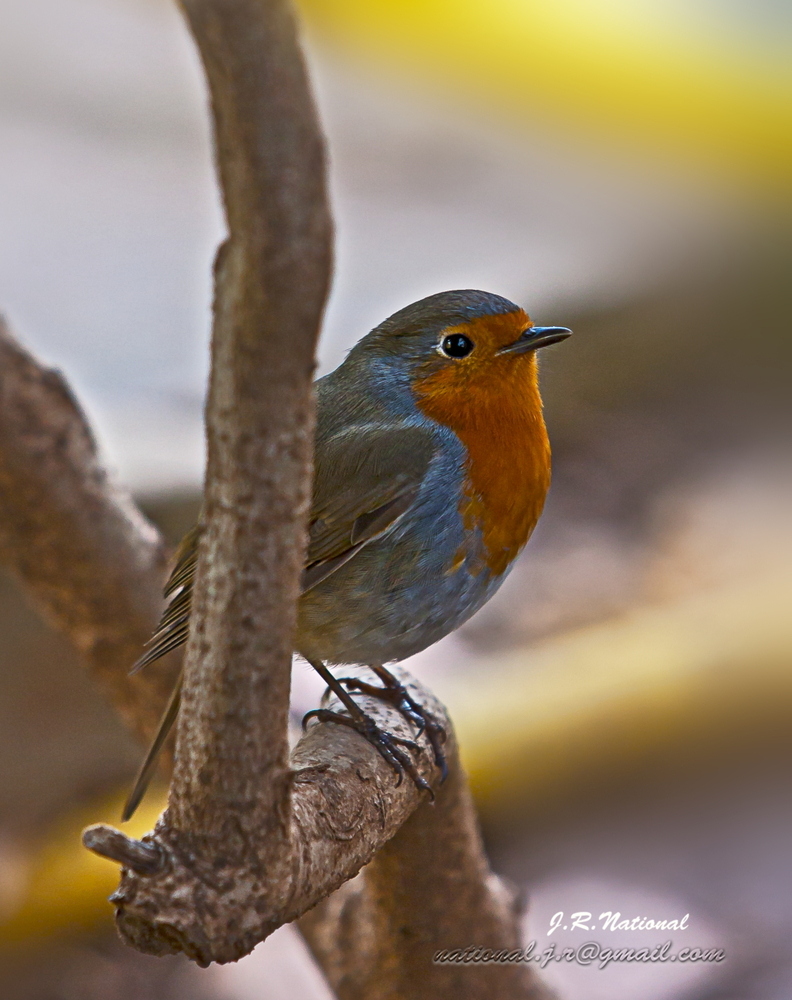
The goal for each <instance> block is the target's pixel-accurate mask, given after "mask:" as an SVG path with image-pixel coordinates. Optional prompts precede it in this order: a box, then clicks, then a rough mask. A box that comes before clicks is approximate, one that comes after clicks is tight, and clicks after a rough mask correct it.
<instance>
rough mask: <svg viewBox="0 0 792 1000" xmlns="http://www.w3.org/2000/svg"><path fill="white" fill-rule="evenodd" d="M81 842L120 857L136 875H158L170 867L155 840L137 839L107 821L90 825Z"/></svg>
mask: <svg viewBox="0 0 792 1000" xmlns="http://www.w3.org/2000/svg"><path fill="white" fill-rule="evenodd" d="M82 842H83V845H84V846H85V847H87V848H88V850H89V851H93V853H94V854H98V855H99V857H101V858H108V859H109V860H110V861H117V862H118V863H119V864H120V865H123V867H124V868H128V869H129V870H130V871H133V872H135V873H136V874H137V875H158V874H159V873H160V872H163V871H165V869H166V868H167V867H168V856H167V854H166V852H165V850H164V849H163V847H162V846H161V845H160V844H158V843H157V842H156V841H155V840H134V839H133V838H132V837H127V835H126V834H125V833H122V832H121V831H120V830H116V829H115V827H112V826H106V825H105V824H104V823H95V824H94V825H93V826H89V827H87V829H86V830H85V831H84V832H83V836H82Z"/></svg>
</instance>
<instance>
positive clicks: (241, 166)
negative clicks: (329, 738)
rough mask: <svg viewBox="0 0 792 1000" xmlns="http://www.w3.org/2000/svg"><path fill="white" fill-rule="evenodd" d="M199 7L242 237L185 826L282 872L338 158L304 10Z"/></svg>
mask: <svg viewBox="0 0 792 1000" xmlns="http://www.w3.org/2000/svg"><path fill="white" fill-rule="evenodd" d="M183 7H184V11H185V14H186V16H187V19H188V21H189V23H190V27H191V29H192V31H193V34H194V35H195V38H196V41H197V43H198V46H199V49H200V51H201V55H202V58H203V61H204V66H205V69H206V74H207V79H208V82H209V90H210V94H211V99H212V110H213V114H214V121H215V142H216V150H217V160H218V169H219V173H220V178H221V182H222V189H223V196H224V201H225V205H226V214H227V217H228V224H229V232H230V235H229V238H228V241H227V242H226V244H225V245H224V247H223V248H221V251H220V254H219V255H218V263H217V267H216V274H215V280H216V285H215V321H214V333H213V344H212V376H211V381H210V387H209V400H208V404H207V435H208V467H207V483H206V505H205V509H206V521H207V530H206V532H205V534H204V536H203V539H202V543H201V550H200V553H199V559H198V569H197V577H196V586H195V596H194V604H193V607H194V620H195V621H196V622H197V627H196V628H195V629H194V630H193V631H192V634H191V637H190V642H189V644H188V648H187V655H186V663H185V689H184V697H183V711H182V723H181V725H180V729H179V737H178V739H179V743H178V753H177V765H176V772H175V775H174V783H173V788H172V793H171V799H170V807H169V813H168V821H169V822H170V823H171V824H173V826H174V827H175V828H177V829H179V830H180V831H181V832H182V833H183V834H185V835H188V836H190V837H198V838H199V839H200V838H209V839H210V840H212V841H218V842H222V843H223V844H224V849H225V850H226V851H227V852H229V853H237V854H239V855H244V854H246V853H248V852H249V850H250V844H251V842H252V841H256V842H258V843H265V844H267V845H269V846H268V849H271V851H272V857H271V858H270V859H269V862H270V863H271V864H273V865H275V864H276V857H278V858H281V859H283V849H282V841H283V839H284V838H285V837H286V836H287V827H288V815H289V781H288V750H287V738H286V725H287V718H288V702H289V672H290V664H291V651H292V636H293V629H294V621H295V608H296V600H297V594H298V586H299V579H300V575H301V571H302V565H303V560H304V548H305V545H304V531H305V520H306V513H307V508H308V503H309V497H310V466H311V453H312V431H313V408H312V390H311V380H312V375H313V366H314V350H315V343H316V338H317V336H318V332H319V326H320V322H321V317H322V311H323V308H324V302H325V297H326V294H327V288H328V283H329V277H330V267H331V239H332V227H331V223H330V217H329V212H328V208H327V198H326V193H325V174H324V149H323V141H322V137H321V132H320V129H319V126H318V123H317V121H316V115H315V112H314V108H313V103H312V100H311V96H310V91H309V88H308V82H307V78H306V72H305V67H304V65H303V60H302V55H301V53H300V50H299V46H298V44H297V40H296V29H295V24H294V21H293V18H292V15H291V10H290V8H289V6H288V4H286V3H284V2H280V0H278V2H276V0H270V2H268V3H262V2H261V0H223V2H222V3H218V2H217V0H185V2H184V3H183ZM230 567H231V568H232V569H231V571H230V572H229V568H230Z"/></svg>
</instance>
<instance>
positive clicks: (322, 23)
mask: <svg viewBox="0 0 792 1000" xmlns="http://www.w3.org/2000/svg"><path fill="white" fill-rule="evenodd" d="M298 5H299V7H300V9H301V12H302V13H303V15H304V18H305V20H306V22H307V23H308V25H309V27H311V28H313V29H314V30H315V31H316V32H317V34H318V35H319V36H320V37H322V36H323V37H325V38H329V39H333V40H334V41H336V42H338V43H340V44H341V45H343V46H345V47H346V48H348V49H351V50H352V51H353V52H354V53H355V54H356V55H357V56H359V57H360V58H362V59H363V60H365V61H367V62H369V63H372V64H375V65H377V66H381V65H382V64H386V65H390V66H391V67H394V68H397V69H398V70H400V71H402V73H404V72H406V73H408V74H410V75H412V76H414V77H416V78H417V79H423V80H431V81H433V82H434V83H436V84H439V85H440V86H441V87H442V88H443V89H444V90H446V91H448V92H451V93H453V94H455V95H461V96H462V97H463V99H465V100H466V101H468V102H469V101H470V100H473V101H475V100H476V99H477V98H480V97H482V96H484V97H485V98H486V99H487V101H488V102H489V106H490V107H492V105H493V103H494V104H495V105H497V107H498V108H499V109H501V110H502V111H504V112H507V113H508V114H510V115H511V116H512V117H514V115H515V114H516V115H518V116H519V115H526V114H527V115H530V116H532V117H534V118H536V117H537V116H539V117H542V118H544V119H545V120H546V121H548V122H550V123H555V122H557V121H564V122H566V124H567V125H568V126H572V127H573V129H574V130H576V131H578V132H583V133H587V134H589V135H592V134H593V135H594V136H595V137H597V138H598V139H600V140H605V141H606V142H614V141H617V142H620V143H621V144H622V145H624V144H627V145H632V146H636V145H637V146H641V147H643V148H644V149H645V150H648V151H650V152H651V153H652V154H653V155H654V156H657V155H661V156H664V157H665V156H668V155H669V154H670V155H671V156H673V157H674V158H675V159H676V160H679V161H681V162H693V163H696V162H698V163H700V164H703V165H704V166H705V167H706V169H707V170H708V171H709V172H716V173H718V174H722V175H725V176H735V175H736V176H739V177H741V178H743V179H746V180H749V181H750V182H751V183H752V184H753V185H754V186H755V185H757V184H758V185H761V186H764V185H765V184H769V185H770V188H769V190H771V191H776V192H777V190H778V187H779V185H780V186H782V187H783V188H784V189H786V187H787V185H788V184H789V181H790V177H791V176H792V60H789V58H783V57H782V54H781V53H780V52H776V51H774V50H773V49H772V48H771V46H770V44H769V43H767V44H766V45H764V46H762V45H761V44H759V43H758V42H756V40H754V42H753V44H749V43H748V42H747V41H746V39H745V37H742V38H738V37H731V38H730V37H729V36H728V35H726V34H725V33H722V32H721V33H716V32H715V31H707V30H706V27H705V26H703V25H700V24H699V25H696V24H695V23H691V22H690V20H689V19H688V20H686V19H685V15H684V12H683V11H681V10H679V8H677V10H676V15H674V14H672V13H670V12H669V9H668V8H667V7H666V8H665V17H661V16H660V15H659V13H658V12H662V11H663V10H664V8H663V5H659V4H656V3H655V4H649V5H647V4H645V3H644V4H640V3H633V4H631V5H629V4H628V5H624V4H617V3H614V2H613V0H611V3H610V5H609V4H608V3H607V2H605V0H600V2H597V3H595V2H593V0H298ZM671 10H673V8H671ZM674 16H676V17H677V20H676V21H675V20H674Z"/></svg>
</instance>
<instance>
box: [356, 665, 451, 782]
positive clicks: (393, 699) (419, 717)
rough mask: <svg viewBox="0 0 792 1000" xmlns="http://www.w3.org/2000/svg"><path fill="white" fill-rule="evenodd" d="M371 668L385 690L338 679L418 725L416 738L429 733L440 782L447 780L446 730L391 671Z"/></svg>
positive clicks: (382, 668)
mask: <svg viewBox="0 0 792 1000" xmlns="http://www.w3.org/2000/svg"><path fill="white" fill-rule="evenodd" d="M370 669H371V670H373V671H374V673H375V674H376V675H377V677H379V679H380V680H381V681H382V687H377V686H376V685H374V684H367V683H366V681H361V680H359V679H358V678H357V677H339V678H338V680H339V682H340V683H341V684H344V685H346V687H348V688H350V689H351V690H353V691H359V692H360V693H361V694H366V695H369V696H370V697H372V698H379V700H380V701H384V702H386V703H387V704H389V705H393V707H394V708H397V709H398V710H399V711H400V712H401V714H402V715H403V716H404V717H405V719H407V721H408V722H412V723H413V725H415V726H416V728H417V730H418V732H417V734H416V735H417V736H421V735H422V734H423V733H426V738H427V739H428V740H429V743H430V744H431V747H432V753H433V754H434V760H435V764H436V765H437V766H438V767H439V768H440V775H441V777H440V780H441V781H445V779H446V778H447V777H448V763H447V761H446V756H445V752H444V750H443V744H444V743H445V741H446V737H447V733H446V731H445V729H444V728H443V727H442V726H441V725H440V723H439V722H438V721H437V719H436V718H435V717H434V716H433V715H432V714H431V712H427V711H426V709H425V708H424V707H423V706H422V705H419V704H418V702H417V701H416V700H415V699H414V698H413V697H412V695H411V694H410V692H409V691H408V690H407V688H406V687H405V686H404V685H403V684H402V683H401V681H399V680H398V678H396V677H394V676H393V674H392V673H391V672H390V671H389V670H386V669H385V667H382V666H379V665H378V664H377V665H375V664H372V665H371V668H370Z"/></svg>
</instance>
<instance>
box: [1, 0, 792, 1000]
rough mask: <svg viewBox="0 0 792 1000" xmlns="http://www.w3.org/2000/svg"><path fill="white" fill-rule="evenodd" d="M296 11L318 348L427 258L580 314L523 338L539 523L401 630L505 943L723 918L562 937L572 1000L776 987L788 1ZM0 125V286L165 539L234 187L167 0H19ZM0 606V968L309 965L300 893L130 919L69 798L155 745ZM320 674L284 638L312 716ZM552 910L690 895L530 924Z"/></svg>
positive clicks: (115, 798)
mask: <svg viewBox="0 0 792 1000" xmlns="http://www.w3.org/2000/svg"><path fill="white" fill-rule="evenodd" d="M299 9H300V13H301V14H302V16H303V19H304V23H305V30H306V45H307V50H308V56H309V62H310V66H311V70H312V73H313V77H314V82H315V87H316V91H317V99H318V103H319V106H320V110H321V113H322V116H323V120H324V124H325V128H326V131H327V135H328V141H329V148H330V162H331V184H332V194H333V200H334V210H335V215H336V222H337V235H338V251H337V268H336V275H335V282H334V286H333V292H332V297H331V300H330V303H329V308H328V312H327V321H326V326H325V330H324V333H323V338H322V343H321V346H320V363H321V370H322V371H323V372H324V371H328V370H330V369H331V368H333V367H334V366H335V365H336V364H338V362H339V361H340V360H341V359H342V358H343V356H344V353H345V351H346V350H347V349H348V348H349V346H351V344H352V343H354V342H355V341H356V340H357V339H358V338H359V337H360V336H362V335H363V334H364V333H365V332H367V331H368V330H369V329H370V328H371V327H372V326H374V325H375V324H376V323H378V322H379V321H380V320H381V319H383V318H384V317H385V316H386V315H388V314H389V313H390V312H392V311H394V310H395V309H397V308H399V307H401V306H402V305H404V304H406V303H407V302H410V301H412V300H414V299H417V298H420V297H421V296H423V295H426V294H429V293H431V292H434V291H438V290H440V289H444V288H455V287H457V288H464V287H478V288H486V289H489V290H491V291H494V292H498V293H500V294H503V295H506V296H508V297H509V298H512V299H514V300H515V301H517V302H519V303H520V304H522V305H524V306H525V307H526V308H527V309H528V311H529V312H530V313H531V315H532V317H533V318H534V320H535V321H536V322H537V323H540V324H544V325H550V324H563V325H568V326H571V327H572V328H573V329H574V330H575V337H574V339H573V340H571V341H569V342H568V343H567V344H565V345H563V346H562V347H559V348H557V349H553V350H552V351H548V352H546V353H545V354H544V355H543V357H542V359H541V360H542V363H543V364H542V380H543V389H544V395H545V400H546V404H547V419H548V424H549V427H550V433H551V438H552V441H553V446H554V453H555V468H554V483H553V488H552V491H551V495H550V498H549V501H548V506H547V509H546V513H545V515H544V518H543V520H542V522H541V523H540V526H539V528H538V529H537V531H536V534H535V536H534V538H533V539H532V541H531V543H530V544H529V546H528V548H527V550H526V552H525V554H524V555H523V557H522V558H521V560H520V562H519V564H518V565H517V567H516V568H515V570H514V572H513V573H512V575H511V577H510V578H509V580H508V581H507V583H506V584H505V585H504V587H503V588H502V590H501V591H500V592H499V594H498V595H497V597H496V598H495V599H493V601H492V602H491V603H490V604H489V605H487V607H486V608H484V609H483V610H482V611H481V612H480V613H479V614H478V615H477V616H476V617H475V618H474V619H473V620H471V622H469V623H468V625H466V626H465V627H464V628H463V629H461V630H460V631H459V632H458V633H456V634H455V635H453V636H451V637H449V638H448V639H447V640H445V641H444V642H442V643H440V644H438V645H437V646H435V647H433V648H432V649H430V650H428V651H426V652H425V653H424V654H421V656H419V657H416V658H414V660H413V661H412V662H411V664H410V667H411V669H413V670H415V672H416V673H418V674H420V675H421V676H422V677H424V678H425V679H426V680H427V681H428V682H429V683H430V684H431V685H432V686H433V688H434V689H435V691H436V692H437V694H438V695H439V696H440V697H441V698H442V699H443V700H444V701H445V702H446V703H447V704H448V705H449V707H450V709H451V712H452V715H453V717H454V719H455V721H456V724H457V728H458V731H459V736H460V740H461V743H462V747H463V752H464V756H465V763H466V766H467V768H468V770H469V773H470V776H471V781H472V784H473V788H474V791H475V794H476V797H477V801H478V804H479V808H480V812H481V817H482V823H483V826H484V831H485V836H486V840H487V846H488V850H489V852H490V856H491V858H492V862H493V865H494V866H495V867H496V869H497V870H498V871H499V872H501V873H502V874H504V875H506V876H507V877H508V878H510V879H511V880H512V881H513V882H515V883H516V884H518V885H519V886H520V887H521V888H522V889H523V890H524V891H525V892H526V894H527V897H528V900H529V909H528V915H527V917H526V927H525V933H526V940H528V939H530V938H536V939H537V940H538V941H539V943H540V946H544V945H545V944H546V943H547V942H548V941H555V942H556V944H557V945H565V944H581V943H583V941H584V940H588V939H594V940H600V941H601V942H602V943H603V945H613V944H616V943H618V944H619V945H625V944H629V945H633V946H635V947H639V946H654V945H656V944H660V943H662V941H663V940H665V939H666V938H667V937H669V936H670V937H672V938H673V939H674V942H675V946H677V947H683V946H691V947H693V946H703V947H711V946H715V947H721V948H723V949H724V950H725V952H726V959H725V960H724V961H723V962H721V963H719V964H717V965H712V964H710V965H706V964H698V965H696V964H690V965H684V966H683V965H681V964H677V965H672V964H665V965H651V966H647V965H641V964H638V965H623V966H619V965H613V966H610V967H609V968H608V969H606V970H599V969H597V968H596V967H588V968H580V967H574V966H568V965H566V964H563V965H556V964H554V965H553V966H552V967H550V968H548V969H547V971H546V976H547V979H548V980H549V981H550V982H551V983H552V984H553V985H555V986H557V988H558V989H559V991H560V993H561V996H562V997H563V998H564V1000H583V998H585V1000H599V998H602V1000H622V998H624V1000H626V998H628V997H629V998H632V997H635V996H636V995H637V996H640V997H642V998H643V1000H788V998H789V997H790V996H792V958H790V950H789V945H788V942H789V938H790V935H791V934H792V838H790V836H789V830H790V827H791V826H792V778H791V777H790V764H792V740H791V739H790V721H792V670H791V669H790V668H791V667H792V662H791V661H792V611H791V609H790V595H791V594H792V587H790V568H789V567H790V565H791V564H792V559H791V558H790V557H792V528H791V527H790V518H789V510H790V500H792V463H790V456H789V431H790V423H791V421H790V417H792V414H790V377H789V376H790V368H791V367H792V366H790V354H791V353H792V346H791V343H792V341H791V339H790V337H789V329H788V327H789V319H788V317H789V315H790V305H792V303H791V302H790V298H792V282H790V279H789V272H790V268H789V264H790V260H791V259H792V254H790V224H789V223H790V216H789V212H790V202H791V201H792V199H790V180H791V179H792V139H791V137H792V127H791V126H792V70H790V65H792V62H791V61H790V58H789V43H790V28H791V27H792V24H791V23H790V22H792V14H791V13H790V9H789V8H788V7H787V6H786V5H784V4H783V3H781V2H780V0H752V2H751V3H748V2H747V0H728V2H727V0H722V2H721V3H713V2H712V0H597V2H596V3H595V2H594V0H554V2H552V3H551V2H550V0H486V2H485V0H464V2H462V0H455V2H454V3H451V2H450V0H423V2H422V3H420V4H419V3H413V2H408V0H367V2H365V3H364V2H362V0H360V2H359V0H302V2H301V3H300V4H299ZM0 149H1V150H2V156H0V309H2V311H3V312H4V313H5V315H6V316H7V318H8V319H9V321H10V323H11V326H12V328H13V329H14V330H15V331H16V333H17V334H18V335H19V336H20V337H21V339H22V340H23V341H24V342H25V343H26V345H27V346H28V347H30V348H31V349H32V350H33V351H35V352H36V353H37V354H38V355H39V356H40V357H41V358H42V359H43V360H45V361H46V362H48V363H50V364H54V365H56V366H58V367H59V368H61V369H62V370H63V371H64V373H65V374H66V376H67V377H68V379H69V380H70V382H71V384H72V385H73V387H74V388H75V390H76V392H77V394H78V396H79V398H80V399H81V401H82V403H83V405H84V406H85V408H86V410H87V412H88V414H89V417H90V419H91V420H92V421H93V423H94V426H95V428H96V432H97V434H98V437H99V439H100V442H101V445H102V449H103V452H104V455H105V459H106V461H107V463H108V465H109V466H110V467H111V468H112V469H113V470H114V472H115V474H116V475H117V476H118V477H119V479H121V480H122V481H123V482H125V483H126V484H127V485H128V486H129V487H130V488H131V489H132V490H133V491H134V493H135V495H136V496H137V497H138V498H139V500H140V502H141V503H142V504H143V506H144V508H145V510H146V511H147V512H148V513H149V514H150V516H151V517H152V518H153V519H154V520H155V521H157V523H158V524H159V525H160V526H161V527H162V528H163V530H164V531H165V532H166V534H167V535H168V536H169V537H170V538H171V539H173V540H176V539H178V537H179V535H180V533H181V532H182V531H184V530H185V529H186V528H187V527H189V525H190V523H191V521H192V519H193V518H194V516H195V514H196V511H197V504H198V495H199V490H200V485H201V478H202V471H203V435H202V425H201V408H202V402H203V394H204V383H205V378H206V371H207V347H208V335H209V320H210V317H209V304H210V295H211V285H210V269H211V261H212V257H213V254H214V250H215V248H216V245H217V243H218V242H219V240H220V239H221V238H222V235H223V221H222V216H221V212H220V207H219V202H218V197H217V192H216V188H215V182H214V178H213V172H212V160H211V150H210V142H209V135H208V122H207V114H206V108H205V93H204V87H203V82H202V78H201V74H200V68H199V66H198V63H197V59H196V56H195V53H194V52H193V49H192V46H191V42H190V39H189V37H188V35H187V33H186V30H185V28H184V26H183V24H182V23H181V21H180V18H179V15H178V12H177V10H176V8H175V5H173V4H171V3H168V2H165V0H101V2H99V0H33V2H31V0H27V2H23V0H4V3H3V5H2V7H1V8H0ZM0 635H1V636H2V641H1V642H0V760H2V767H0V995H2V997H4V998H7V1000H71V998H72V997H74V998H77V997H79V998H81V1000H83V998H85V1000H127V998H133V997H134V998H135V1000H177V998H182V997H184V998H187V997H189V998H191V1000H204V998H205V1000H215V998H216V1000H247V998H251V1000H254V998H255V1000H282V998H284V1000H285V998H287V997H288V998H292V1000H297V998H305V1000H320V998H321V1000H327V998H328V997H329V993H328V991H327V987H326V985H325V984H324V983H323V981H322V978H321V976H320V974H319V973H318V971H317V970H316V968H315V967H314V966H313V964H312V961H311V959H310V957H309V955H308V953H307V952H306V950H305V948H304V946H303V945H302V943H301V940H300V939H299V937H298V936H297V934H296V933H294V932H293V931H292V930H291V929H290V928H284V929H282V930H280V931H278V932H277V933H276V934H275V935H274V936H273V938H271V939H270V940H269V941H268V942H265V944H264V945H262V946H260V947H259V948H258V949H257V950H256V951H255V952H254V953H253V955H251V956H249V957H248V958H247V959H244V960H243V961H242V962H240V963H238V964H237V965H235V966H233V967H228V968H221V969H218V968H212V969H208V970H199V969H197V968H195V967H193V966H191V965H189V963H187V962H186V961H185V962H182V961H179V960H177V959H173V960H170V959H168V960H164V959H151V958H148V957H145V956H141V955H138V954H137V953H135V952H133V951H131V950H129V949H126V948H124V947H122V946H121V945H120V944H119V943H118V942H117V941H116V938H115V933H114V930H113V926H112V919H111V907H110V905H109V904H108V903H107V902H106V897H107V895H108V894H109V893H110V892H111V891H112V889H113V888H114V886H115V883H116V869H115V867H114V866H113V865H110V864H109V863H105V862H102V861H100V860H99V859H96V858H93V857H90V856H88V855H87V852H84V851H83V850H82V848H81V847H80V846H79V830H80V828H81V826H83V825H85V824H86V823H88V822H95V821H99V820H108V821H113V822H117V816H118V811H119V809H120V801H121V800H122V799H123V796H124V793H125V791H126V789H127V787H128V785H129V782H130V780H131V777H132V775H133V773H134V770H135V768H136V766H137V763H138V761H139V758H140V754H141V749H140V748H139V747H138V746H136V745H135V744H134V743H133V742H132V740H131V739H130V738H129V737H128V736H127V735H126V733H125V732H124V730H123V729H122V728H121V725H120V723H119V722H118V721H117V720H116V718H115V716H114V714H113V713H112V711H111V710H110V709H109V708H108V707H107V706H106V705H104V704H103V703H102V702H101V699H100V698H99V696H98V694H96V693H95V692H94V691H93V689H92V687H91V684H90V683H89V681H88V680H87V678H85V677H84V676H83V675H82V674H81V672H80V669H79V664H78V663H77V661H76V658H75V656H74V654H73V653H72V651H71V650H70V648H69V647H68V646H67V644H66V643H65V642H64V640H62V639H61V638H59V637H58V636H57V635H55V634H53V633H51V632H50V631H48V629H47V628H46V627H45V626H44V625H43V624H42V623H41V621H40V620H39V619H38V617H37V615H36V613H35V611H34V610H32V609H31V608H30V607H29V606H28V604H27V603H26V601H25V598H24V596H23V595H22V594H21V593H20V591H19V590H18V588H17V587H16V585H15V584H14V582H13V581H12V580H11V579H10V578H8V577H6V576H0ZM152 669H156V667H154V668H152ZM320 694H321V686H317V684H316V678H315V677H314V675H313V674H312V673H311V672H310V671H309V669H308V668H307V667H305V665H303V664H300V663H297V664H296V665H295V671H294V709H295V714H298V713H301V712H303V711H305V710H307V709H308V708H310V707H313V706H314V705H315V703H316V700H317V698H318V697H319V696H320ZM161 802H162V798H161V792H160V793H159V794H156V793H152V796H151V801H150V803H149V804H148V805H147V807H146V810H145V811H144V814H143V816H142V817H141V818H140V822H139V827H140V829H141V830H142V829H146V828H148V827H149V826H150V824H151V822H152V821H153V818H154V816H155V815H156V813H157V811H158V809H159V808H160V806H161ZM558 911H563V912H564V913H565V914H566V915H567V916H568V915H570V914H572V913H573V912H576V911H588V912H590V913H592V915H593V922H594V923H595V924H598V921H597V918H598V916H599V914H600V913H602V912H604V911H619V912H621V913H622V914H623V915H624V916H625V917H630V918H632V917H634V916H644V917H647V918H652V919H674V918H677V919H678V918H681V917H683V916H684V915H685V914H686V913H688V914H689V915H690V916H689V921H688V926H687V929H686V930H684V931H679V932H675V933H673V934H671V935H668V934H661V935H659V936H658V935H657V934H656V933H653V932H650V931H643V932H632V933H627V932H624V933H618V934H614V933H611V932H603V931H600V930H597V931H596V932H595V933H589V934H586V933H585V932H583V931H580V930H576V931H568V932H564V931H562V930H559V931H557V932H556V933H555V934H554V935H553V936H552V937H548V936H547V931H548V928H549V923H550V918H551V917H552V916H553V914H556V913H557V912H558ZM565 922H566V921H565ZM581 935H582V936H581ZM468 943H469V942H459V944H468Z"/></svg>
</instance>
